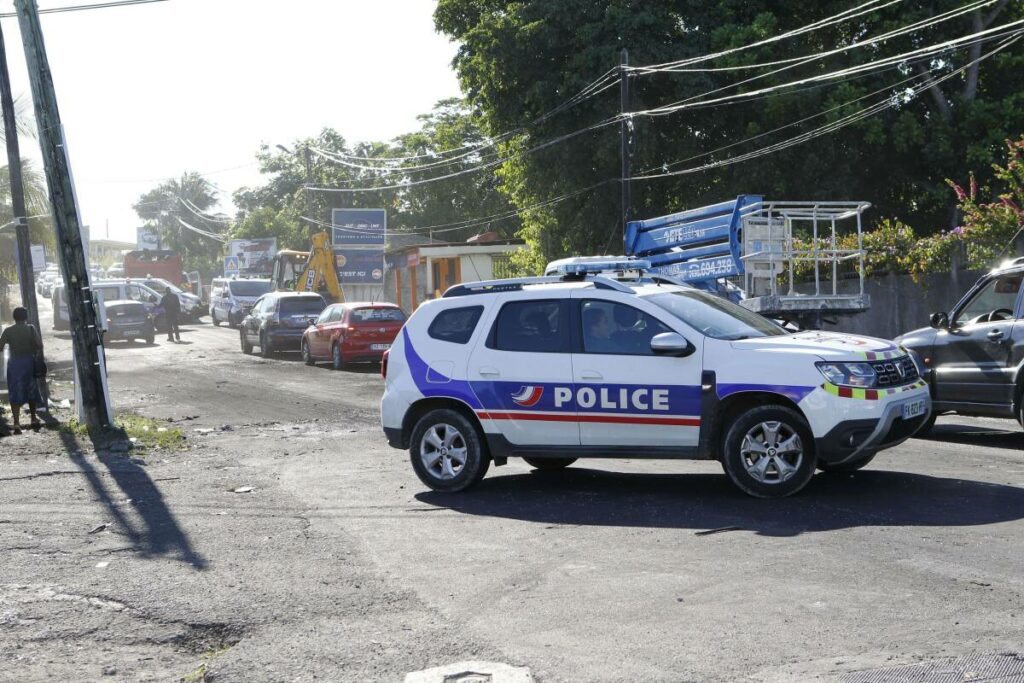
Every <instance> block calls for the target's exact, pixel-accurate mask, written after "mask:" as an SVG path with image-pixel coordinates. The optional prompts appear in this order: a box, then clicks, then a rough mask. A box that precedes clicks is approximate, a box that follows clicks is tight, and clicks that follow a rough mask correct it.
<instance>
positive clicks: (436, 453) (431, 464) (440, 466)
mask: <svg viewBox="0 0 1024 683" xmlns="http://www.w3.org/2000/svg"><path fill="white" fill-rule="evenodd" d="M420 460H421V461H422V462H423V467H424V468H426V470H427V472H429V473H430V475H431V476H432V477H435V478H436V479H441V480H446V479H454V478H455V477H457V476H459V474H460V473H461V472H462V469H463V468H464V467H465V466H466V440H465V439H464V438H463V436H462V433H461V432H459V430H458V429H456V428H455V427H453V426H451V425H450V424H444V423H441V424H435V425H431V426H430V427H429V428H428V429H427V431H426V432H425V433H424V434H423V438H422V439H420Z"/></svg>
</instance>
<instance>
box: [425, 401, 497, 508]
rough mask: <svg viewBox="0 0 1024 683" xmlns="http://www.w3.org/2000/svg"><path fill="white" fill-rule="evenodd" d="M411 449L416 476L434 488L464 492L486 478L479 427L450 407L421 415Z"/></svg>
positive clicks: (485, 464) (486, 463)
mask: <svg viewBox="0 0 1024 683" xmlns="http://www.w3.org/2000/svg"><path fill="white" fill-rule="evenodd" d="M409 451H410V452H409V455H410V459H411V461H412V467H413V470H415V472H416V476H418V477H419V478H420V481H422V482H423V483H424V484H426V485H427V486H429V487H430V488H432V489H434V490H435V491H445V492H455V491H464V490H465V489H467V488H469V487H470V486H472V485H473V484H475V483H477V482H478V481H480V480H481V479H483V478H484V475H485V474H486V473H487V468H488V466H489V465H490V460H488V458H487V456H486V455H485V453H484V447H483V442H482V440H481V437H480V433H479V431H478V430H477V429H476V426H475V425H473V424H472V423H471V422H470V421H469V420H468V419H467V418H466V417H465V416H464V415H462V414H461V413H459V412H457V411H454V410H450V409H447V408H443V409H438V410H432V411H430V412H429V413H427V414H426V415H424V416H423V417H422V418H420V420H419V422H417V423H416V427H415V428H413V430H412V439H410V448H409Z"/></svg>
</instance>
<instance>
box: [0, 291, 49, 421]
mask: <svg viewBox="0 0 1024 683" xmlns="http://www.w3.org/2000/svg"><path fill="white" fill-rule="evenodd" d="M8 346H10V347H11V356H10V358H9V359H8V361H7V392H8V395H9V396H10V400H11V412H12V413H14V429H13V431H14V433H15V434H21V406H23V405H24V404H26V403H27V404H28V412H29V414H30V415H31V417H32V427H33V429H34V428H37V427H39V418H38V417H36V404H38V403H39V401H40V398H39V387H38V386H37V385H36V377H35V357H36V353H38V352H39V351H40V350H41V349H42V348H43V342H42V340H41V339H40V338H39V331H38V330H36V328H35V327H33V326H32V325H29V324H28V311H27V310H25V309H24V308H20V307H19V308H15V309H14V324H13V325H11V326H10V327H8V328H7V329H5V330H4V331H3V334H0V358H2V357H3V352H4V349H5V348H7V347H8Z"/></svg>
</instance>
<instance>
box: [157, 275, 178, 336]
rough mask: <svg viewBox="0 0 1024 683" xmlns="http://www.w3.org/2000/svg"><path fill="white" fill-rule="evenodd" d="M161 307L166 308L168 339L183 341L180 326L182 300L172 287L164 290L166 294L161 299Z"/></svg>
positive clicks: (165, 320)
mask: <svg viewBox="0 0 1024 683" xmlns="http://www.w3.org/2000/svg"><path fill="white" fill-rule="evenodd" d="M160 307H161V308H163V309H164V322H165V323H166V324H167V341H181V330H180V329H179V328H178V316H179V315H180V314H181V301H180V300H179V299H178V295H177V294H175V293H174V291H173V290H172V289H171V288H170V287H168V288H167V289H166V290H164V295H163V297H161V299H160Z"/></svg>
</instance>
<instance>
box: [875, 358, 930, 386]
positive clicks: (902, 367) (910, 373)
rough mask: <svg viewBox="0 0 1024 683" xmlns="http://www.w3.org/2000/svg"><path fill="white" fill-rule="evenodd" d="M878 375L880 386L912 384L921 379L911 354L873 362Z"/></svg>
mask: <svg viewBox="0 0 1024 683" xmlns="http://www.w3.org/2000/svg"><path fill="white" fill-rule="evenodd" d="M871 367H872V368H874V370H875V374H877V375H878V386H879V387H898V386H901V385H903V384H911V383H912V382H916V381H917V380H918V379H919V376H918V374H917V366H916V365H915V364H914V361H913V359H912V358H911V357H910V356H900V357H899V358H893V359H892V360H881V361H876V362H874V363H872V364H871Z"/></svg>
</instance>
